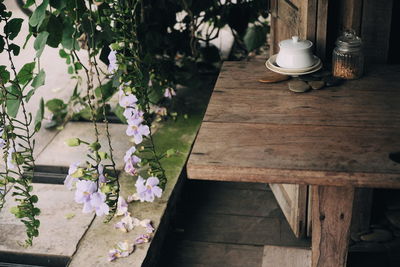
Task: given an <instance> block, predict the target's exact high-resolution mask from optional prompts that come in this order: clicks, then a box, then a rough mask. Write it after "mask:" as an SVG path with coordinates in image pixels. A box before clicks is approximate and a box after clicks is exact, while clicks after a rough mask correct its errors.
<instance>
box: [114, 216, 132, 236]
mask: <svg viewBox="0 0 400 267" xmlns="http://www.w3.org/2000/svg"><path fill="white" fill-rule="evenodd" d="M135 226H137V224H136V223H135V218H132V217H131V216H130V213H129V212H128V213H127V214H125V216H124V217H123V218H122V219H121V220H120V221H119V222H117V223H116V224H114V227H115V229H119V230H121V231H122V232H125V233H126V232H129V231H132V230H133V228H134V227H135Z"/></svg>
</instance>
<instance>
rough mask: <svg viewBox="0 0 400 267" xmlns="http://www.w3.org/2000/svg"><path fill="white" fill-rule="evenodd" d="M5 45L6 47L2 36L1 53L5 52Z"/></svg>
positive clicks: (0, 37)
mask: <svg viewBox="0 0 400 267" xmlns="http://www.w3.org/2000/svg"><path fill="white" fill-rule="evenodd" d="M4 45H5V42H4V39H3V37H2V36H0V53H2V52H3V51H4Z"/></svg>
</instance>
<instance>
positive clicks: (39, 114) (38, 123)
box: [35, 98, 44, 132]
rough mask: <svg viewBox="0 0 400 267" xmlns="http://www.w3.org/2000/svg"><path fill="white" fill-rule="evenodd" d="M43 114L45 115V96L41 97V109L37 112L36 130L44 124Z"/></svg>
mask: <svg viewBox="0 0 400 267" xmlns="http://www.w3.org/2000/svg"><path fill="white" fill-rule="evenodd" d="M43 116H44V100H43V98H41V99H40V104H39V109H38V111H37V112H36V117H35V132H38V131H39V130H40V127H41V126H42V120H43Z"/></svg>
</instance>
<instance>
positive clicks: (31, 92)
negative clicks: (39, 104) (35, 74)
mask: <svg viewBox="0 0 400 267" xmlns="http://www.w3.org/2000/svg"><path fill="white" fill-rule="evenodd" d="M35 91H36V90H35V89H32V90H30V91H29V92H28V93H27V94H26V96H25V99H26V102H29V100H30V99H31V97H32V96H33V94H34V93H35Z"/></svg>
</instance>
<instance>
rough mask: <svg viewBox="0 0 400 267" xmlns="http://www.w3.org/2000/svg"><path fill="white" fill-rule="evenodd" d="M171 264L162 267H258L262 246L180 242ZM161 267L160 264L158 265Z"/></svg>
mask: <svg viewBox="0 0 400 267" xmlns="http://www.w3.org/2000/svg"><path fill="white" fill-rule="evenodd" d="M176 252H177V253H175V255H176V257H174V259H173V261H172V262H168V263H167V264H166V263H164V264H166V265H164V266H175V267H179V266H182V267H183V266H185V267H194V266H211V267H212V266H215V267H217V266H237V267H242V266H248V267H259V266H260V265H261V261H262V253H263V247H262V246H248V245H233V244H220V243H210V242H193V241H186V240H185V241H181V242H180V243H179V244H178V246H177V248H176ZM160 266H162V264H160Z"/></svg>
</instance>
